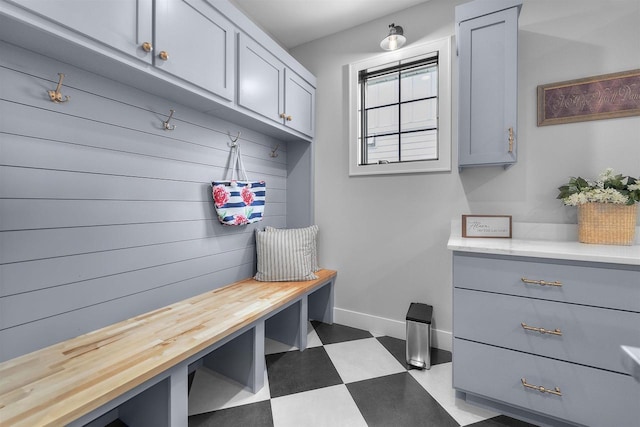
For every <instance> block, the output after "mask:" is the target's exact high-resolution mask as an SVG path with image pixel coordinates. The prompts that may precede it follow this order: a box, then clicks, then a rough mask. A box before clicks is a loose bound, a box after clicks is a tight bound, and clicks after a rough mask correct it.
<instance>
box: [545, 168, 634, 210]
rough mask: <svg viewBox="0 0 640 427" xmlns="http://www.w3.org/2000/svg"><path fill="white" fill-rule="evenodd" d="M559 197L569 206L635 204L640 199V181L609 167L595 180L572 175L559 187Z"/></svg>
mask: <svg viewBox="0 0 640 427" xmlns="http://www.w3.org/2000/svg"><path fill="white" fill-rule="evenodd" d="M558 190H560V194H558V197H557V198H558V199H561V200H562V202H563V203H564V204H565V205H567V206H579V205H582V204H584V203H590V202H596V203H615V204H620V205H633V204H634V203H638V202H639V201H640V181H639V180H638V179H637V178H633V177H631V176H622V175H621V174H618V175H616V174H615V172H614V171H613V169H611V168H607V169H605V170H604V171H603V172H602V173H600V175H599V176H598V179H597V180H595V181H588V180H586V179H584V178H581V177H571V179H570V180H569V182H568V183H567V184H565V185H563V186H561V187H558Z"/></svg>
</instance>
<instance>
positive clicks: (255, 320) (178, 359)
mask: <svg viewBox="0 0 640 427" xmlns="http://www.w3.org/2000/svg"><path fill="white" fill-rule="evenodd" d="M317 275H318V277H319V278H318V279H317V280H312V281H303V282H258V281H256V280H253V279H247V280H243V281H240V282H236V283H234V284H231V285H229V286H225V287H223V288H219V289H215V290H213V291H210V292H207V293H204V294H201V295H198V296H195V297H193V298H189V299H186V300H184V301H181V302H178V303H175V304H172V305H169V306H167V307H164V308H160V309H158V310H155V311H152V312H149V313H146V314H142V315H140V316H136V317H134V318H131V319H128V320H125V321H122V322H120V323H116V324H113V325H110V326H107V327H105V328H103V329H99V330H97V331H94V332H91V333H88V334H85V335H81V336H79V337H76V338H73V339H70V340H67V341H64V342H61V343H58V344H55V345H52V346H50V347H47V348H44V349H41V350H38V351H35V352H33V353H29V354H26V355H23V356H20V357H17V358H15V359H12V360H9V361H7V362H4V363H2V364H0V425H3V426H5V425H6V426H28V427H35V426H61V425H66V424H71V425H85V424H86V423H89V422H90V421H92V420H94V419H95V418H97V417H100V416H102V415H103V414H107V413H110V414H111V415H113V412H112V411H114V410H117V412H118V414H117V415H118V417H119V418H120V419H122V420H123V421H124V422H125V423H127V424H128V425H129V426H131V427H134V426H139V425H140V426H153V427H161V426H186V425H187V397H188V396H187V395H188V390H187V388H188V374H189V372H190V371H192V370H194V369H195V367H197V366H199V365H200V364H204V365H206V366H208V367H210V368H212V369H216V370H217V371H219V372H221V373H223V374H225V375H227V376H229V377H231V378H232V379H234V380H236V381H239V382H241V383H242V384H245V385H247V386H248V387H250V388H251V389H252V391H254V392H255V391H257V390H259V389H260V388H261V387H262V386H263V382H264V369H265V359H264V338H265V336H266V337H269V338H273V339H276V340H278V341H281V342H284V343H286V344H289V345H295V346H297V347H298V348H299V349H300V350H304V349H305V348H306V345H307V343H306V339H307V322H308V320H309V319H315V320H320V321H323V322H326V323H333V294H334V292H333V284H334V281H335V277H336V272H335V271H332V270H320V271H319V272H318V273H317Z"/></svg>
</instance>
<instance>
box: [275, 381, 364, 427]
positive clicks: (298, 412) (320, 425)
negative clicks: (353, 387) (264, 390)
mask: <svg viewBox="0 0 640 427" xmlns="http://www.w3.org/2000/svg"><path fill="white" fill-rule="evenodd" d="M271 412H272V414H273V423H274V425H276V426H278V427H289V426H290V427H300V426H305V427H334V426H349V427H359V426H363V427H366V425H367V423H366V422H365V420H364V418H363V417H362V414H361V413H360V410H359V409H358V407H357V406H356V404H355V402H354V401H353V398H352V397H351V395H350V394H349V391H348V390H347V387H346V386H345V385H344V384H340V385H336V386H332V387H324V388H320V389H317V390H311V391H305V392H303V393H295V394H290V395H288V396H282V397H277V398H274V399H271Z"/></svg>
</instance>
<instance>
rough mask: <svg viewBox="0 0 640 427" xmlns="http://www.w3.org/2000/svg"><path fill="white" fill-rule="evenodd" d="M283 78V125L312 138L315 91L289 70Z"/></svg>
mask: <svg viewBox="0 0 640 427" xmlns="http://www.w3.org/2000/svg"><path fill="white" fill-rule="evenodd" d="M285 76H286V78H285V89H284V90H285V103H284V112H285V125H287V126H288V127H290V128H291V129H294V130H297V131H298V132H301V133H303V134H305V135H307V136H311V137H313V132H314V115H315V99H316V91H315V89H314V87H313V86H311V85H310V84H309V83H307V82H306V81H305V80H303V79H302V78H301V77H300V76H298V75H297V74H295V73H294V72H293V71H291V70H286V73H285Z"/></svg>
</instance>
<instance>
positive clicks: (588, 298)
mask: <svg viewBox="0 0 640 427" xmlns="http://www.w3.org/2000/svg"><path fill="white" fill-rule="evenodd" d="M523 278H524V279H526V280H531V281H536V280H544V281H546V282H560V283H561V284H562V286H549V285H545V286H542V285H539V284H534V283H525V282H523V281H522V279H523ZM453 285H454V286H455V287H456V288H466V289H477V290H482V291H490V292H498V293H503V294H510V295H519V296H528V297H533V298H540V299H546V300H552V301H562V302H570V303H576V304H586V305H593V306H596V307H606V308H616V309H620V310H629V311H635V312H640V266H627V265H617V264H593V265H587V264H586V263H579V262H571V261H566V262H555V261H552V260H543V259H540V258H518V257H511V258H508V259H507V258H501V257H499V256H492V255H477V254H474V255H469V254H463V253H459V252H456V253H454V256H453Z"/></svg>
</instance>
